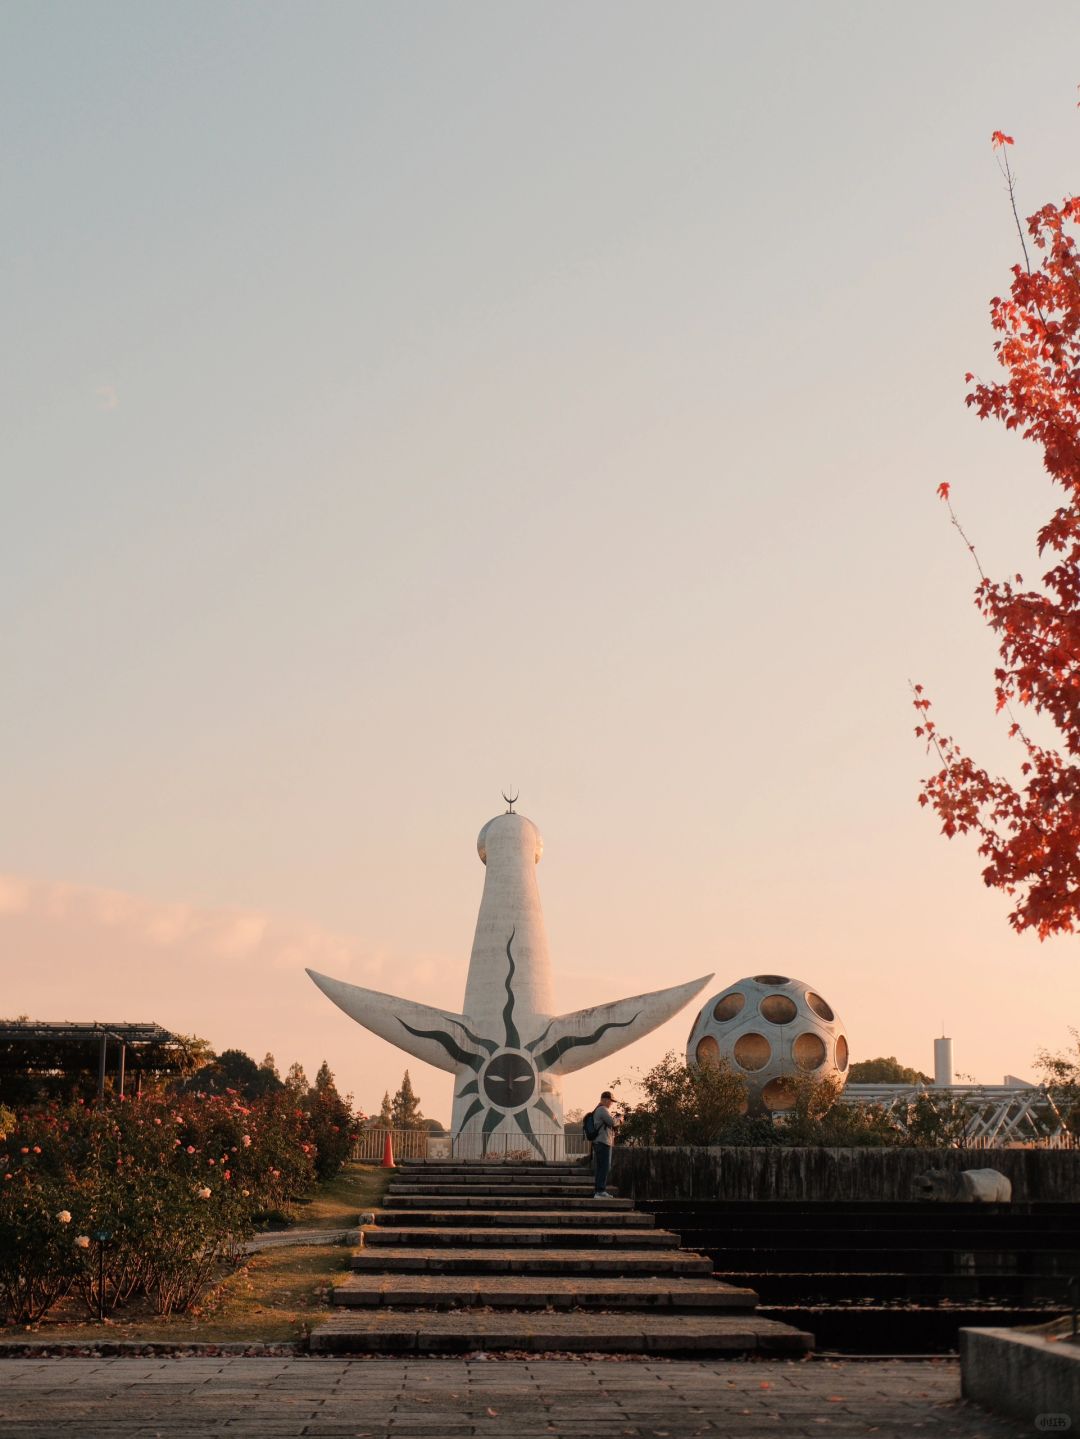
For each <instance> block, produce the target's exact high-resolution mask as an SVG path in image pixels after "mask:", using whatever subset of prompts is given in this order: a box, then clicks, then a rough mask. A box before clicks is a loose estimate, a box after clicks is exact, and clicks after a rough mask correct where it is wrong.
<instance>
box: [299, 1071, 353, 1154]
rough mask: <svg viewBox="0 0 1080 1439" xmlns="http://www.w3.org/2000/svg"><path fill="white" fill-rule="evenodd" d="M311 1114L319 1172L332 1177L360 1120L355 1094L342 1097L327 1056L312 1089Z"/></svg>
mask: <svg viewBox="0 0 1080 1439" xmlns="http://www.w3.org/2000/svg"><path fill="white" fill-rule="evenodd" d="M308 1117H309V1118H310V1120H311V1132H312V1135H313V1136H314V1139H315V1144H316V1151H317V1152H316V1155H315V1173H316V1174H317V1175H318V1176H319V1178H320V1179H330V1178H332V1177H333V1176H334V1175H335V1174H336V1173H337V1172H338V1170H339V1169H340V1168H341V1166H342V1165H343V1164H344V1163H345V1161H346V1159H348V1157H349V1151H350V1149H351V1147H352V1140H353V1136H354V1133H355V1129H356V1122H355V1118H354V1116H353V1112H352V1095H351V1094H350V1095H347V1096H346V1097H345V1098H344V1099H343V1098H342V1097H341V1095H340V1094H339V1093H338V1089H337V1085H336V1084H335V1083H334V1076H333V1075H332V1074H331V1073H330V1066H329V1065H328V1064H327V1062H326V1060H325V1059H324V1060H323V1062H322V1064H320V1066H319V1072H318V1074H317V1075H316V1076H315V1085H314V1088H313V1089H311V1090H310V1091H309V1093H308Z"/></svg>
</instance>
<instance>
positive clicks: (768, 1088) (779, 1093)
mask: <svg viewBox="0 0 1080 1439" xmlns="http://www.w3.org/2000/svg"><path fill="white" fill-rule="evenodd" d="M686 1059H687V1063H689V1064H708V1063H710V1062H715V1061H716V1060H718V1059H726V1060H727V1062H728V1064H729V1065H730V1066H731V1069H732V1071H733V1072H734V1073H735V1074H737V1075H739V1076H740V1077H741V1078H742V1079H744V1080H745V1081H746V1092H747V1109H748V1111H749V1113H750V1114H768V1113H771V1112H772V1111H774V1110H784V1109H790V1108H791V1106H792V1104H793V1103H794V1094H793V1092H792V1088H791V1084H790V1080H791V1079H793V1078H797V1077H805V1078H809V1077H812V1078H814V1079H833V1080H836V1081H838V1082H839V1084H840V1085H841V1087H842V1086H843V1085H844V1084H846V1083H847V1075H848V1042H847V1036H846V1034H845V1033H844V1026H843V1024H842V1023H841V1021H840V1017H839V1016H838V1015H837V1014H836V1013H835V1011H834V1010H833V1008H832V1005H830V1004H829V1003H828V1001H827V1000H825V999H823V998H822V996H821V995H820V994H819V993H818V992H817V990H816V989H814V988H813V987H812V986H811V985H809V984H805V983H804V982H803V981H802V980H801V979H789V978H788V977H787V976H786V975H783V974H755V975H754V976H753V977H752V978H750V979H740V980H738V981H737V982H736V983H735V984H731V985H728V987H727V989H722V990H721V991H720V993H719V994H714V995H713V997H712V999H710V1000H709V1002H708V1003H707V1004H706V1005H705V1006H704V1007H703V1008H702V1010H701V1012H700V1014H699V1015H698V1017H697V1019H696V1020H695V1022H694V1027H693V1029H692V1030H691V1031H690V1039H689V1041H688V1042H687V1046H686Z"/></svg>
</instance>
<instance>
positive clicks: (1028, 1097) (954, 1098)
mask: <svg viewBox="0 0 1080 1439" xmlns="http://www.w3.org/2000/svg"><path fill="white" fill-rule="evenodd" d="M920 1099H921V1100H924V1101H925V1100H928V1101H929V1102H930V1103H931V1104H936V1105H941V1106H942V1107H944V1106H946V1105H957V1104H959V1105H961V1106H962V1107H963V1108H964V1110H966V1111H967V1115H968V1122H967V1125H966V1129H965V1134H964V1138H963V1140H962V1141H959V1140H958V1141H957V1142H958V1143H960V1142H962V1143H963V1144H965V1145H973V1146H975V1147H977V1148H988V1149H990V1148H1000V1149H1004V1148H1006V1147H1007V1146H1008V1145H1010V1144H1012V1145H1016V1144H1039V1143H1043V1144H1045V1143H1054V1142H1055V1141H1057V1142H1060V1143H1064V1142H1065V1141H1067V1139H1068V1132H1067V1130H1066V1128H1065V1125H1064V1122H1063V1120H1062V1117H1061V1114H1060V1112H1059V1111H1058V1108H1057V1106H1056V1105H1055V1103H1054V1101H1053V1099H1052V1097H1051V1096H1050V1094H1049V1092H1048V1091H1047V1089H1046V1088H1045V1086H1044V1085H1041V1084H950V1085H937V1086H935V1085H927V1084H849V1085H848V1087H847V1089H846V1090H845V1091H844V1093H843V1095H841V1103H844V1104H867V1105H876V1106H877V1107H879V1108H881V1109H884V1110H885V1112H886V1114H888V1113H890V1112H896V1111H900V1110H906V1109H907V1108H908V1107H909V1106H910V1105H912V1104H914V1103H915V1102H916V1100H920Z"/></svg>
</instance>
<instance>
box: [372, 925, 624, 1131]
mask: <svg viewBox="0 0 1080 1439" xmlns="http://www.w3.org/2000/svg"><path fill="white" fill-rule="evenodd" d="M516 933H517V931H516V930H511V931H510V938H509V939H508V940H507V941H506V960H507V972H506V981H505V987H506V1004H505V1005H504V1006H503V1012H502V1019H503V1039H502V1043H501V1044H500V1043H499V1042H498V1041H497V1040H494V1039H486V1038H484V1037H483V1036H481V1035H479V1034H473V1032H472V1030H471V1029H467V1028H466V1027H465V1025H464V1024H462V1023H461V1021H460V1020H456V1019H455V1020H453V1021H452V1023H453V1024H454V1025H456V1027H457V1028H458V1029H459V1030H460V1031H461V1033H462V1035H463V1036H464V1039H463V1040H458V1039H455V1038H454V1036H453V1035H451V1034H447V1033H445V1031H443V1030H441V1029H414V1028H413V1027H412V1025H411V1024H406V1022H405V1020H403V1019H401V1018H400V1017H399V1019H398V1023H399V1024H400V1025H402V1026H403V1027H404V1028H405V1029H407V1030H408V1031H409V1033H410V1034H414V1035H416V1036H417V1038H418V1039H434V1040H437V1041H438V1043H439V1044H441V1045H442V1047H443V1049H445V1050H446V1052H447V1054H449V1055H450V1056H451V1058H452V1059H454V1060H455V1061H456V1062H457V1063H458V1064H460V1065H465V1066H467V1067H468V1068H469V1069H471V1070H472V1071H473V1074H474V1075H475V1076H476V1078H475V1079H470V1080H469V1081H468V1082H467V1083H466V1084H463V1085H462V1087H461V1088H460V1089H459V1090H458V1092H457V1095H456V1098H458V1099H462V1098H464V1097H465V1096H466V1095H469V1094H472V1095H475V1098H474V1099H473V1102H472V1103H471V1104H470V1105H469V1108H468V1109H467V1110H466V1112H465V1115H464V1117H463V1119H462V1121H461V1128H462V1129H464V1128H465V1125H466V1124H468V1122H469V1120H470V1119H472V1118H474V1117H475V1116H476V1115H477V1114H480V1113H481V1112H482V1111H483V1110H487V1113H486V1114H485V1115H484V1123H483V1126H482V1128H481V1134H482V1135H483V1140H484V1147H483V1152H484V1153H485V1154H486V1153H487V1143H488V1137H489V1135H490V1134H491V1133H492V1131H493V1130H495V1129H497V1128H498V1127H499V1125H500V1124H501V1123H502V1122H503V1120H504V1119H506V1118H508V1117H510V1118H512V1119H513V1121H514V1123H515V1124H516V1125H517V1127H518V1128H519V1129H520V1130H521V1132H522V1134H524V1135H525V1137H526V1139H528V1141H529V1143H530V1144H531V1145H532V1146H533V1148H534V1149H535V1150H536V1151H537V1153H538V1154H539V1155H540V1157H541V1158H544V1150H543V1146H542V1145H541V1144H540V1143H539V1142H538V1140H537V1138H536V1135H535V1133H534V1132H533V1127H532V1124H531V1122H530V1119H529V1113H530V1109H531V1111H532V1113H534V1114H537V1113H539V1114H542V1115H544V1116H545V1117H546V1118H547V1119H549V1120H551V1122H552V1123H553V1124H556V1123H558V1121H557V1120H556V1118H555V1114H554V1111H553V1110H552V1108H551V1106H550V1105H549V1104H548V1102H547V1100H546V1099H545V1098H544V1096H543V1094H542V1093H541V1092H540V1090H541V1081H540V1075H541V1074H543V1073H544V1071H545V1070H547V1069H550V1068H551V1067H552V1065H553V1064H555V1063H556V1062H557V1061H558V1060H559V1059H561V1058H562V1056H563V1055H564V1054H565V1053H566V1051H567V1050H568V1049H576V1048H577V1047H578V1046H579V1045H582V1044H595V1043H596V1041H597V1040H598V1039H599V1038H600V1036H601V1035H602V1034H605V1033H606V1032H607V1031H608V1030H609V1029H626V1028H628V1026H629V1025H631V1024H633V1023H634V1020H636V1019H637V1017H638V1016H637V1014H634V1015H632V1016H631V1017H630V1018H629V1019H626V1020H610V1021H608V1023H607V1024H602V1025H600V1026H599V1028H598V1029H596V1030H594V1031H593V1033H592V1034H567V1035H564V1036H563V1038H562V1039H557V1040H555V1041H553V1042H552V1043H550V1044H548V1046H547V1047H546V1048H544V1041H545V1039H547V1037H548V1033H549V1032H550V1030H551V1027H552V1025H553V1024H554V1023H555V1020H552V1021H551V1022H550V1023H549V1024H548V1025H547V1027H546V1028H545V1029H544V1031H543V1032H542V1033H541V1034H539V1035H537V1037H536V1038H535V1039H534V1040H531V1041H530V1042H529V1043H528V1044H526V1045H524V1046H522V1042H521V1035H520V1034H519V1033H518V1028H517V1025H516V1024H515V1022H514V971H515V969H516V968H517V966H516V965H515V964H514V955H513V951H512V949H511V946H512V945H513V943H514V935H515V934H516ZM639 1012H640V1011H639ZM556 1072H558V1071H556ZM481 1094H482V1095H483V1098H481ZM485 1101H486V1102H485Z"/></svg>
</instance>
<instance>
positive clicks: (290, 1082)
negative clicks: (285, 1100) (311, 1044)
mask: <svg viewBox="0 0 1080 1439" xmlns="http://www.w3.org/2000/svg"><path fill="white" fill-rule="evenodd" d="M310 1087H311V1086H310V1085H309V1084H308V1078H307V1075H306V1074H305V1073H304V1066H303V1065H302V1064H301V1063H300V1061H299V1060H296V1062H295V1063H293V1064H290V1065H289V1072H288V1074H287V1075H286V1076H285V1088H286V1089H289V1090H291V1091H292V1092H293V1093H294V1094H306V1093H307V1091H308V1090H309V1089H310Z"/></svg>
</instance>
